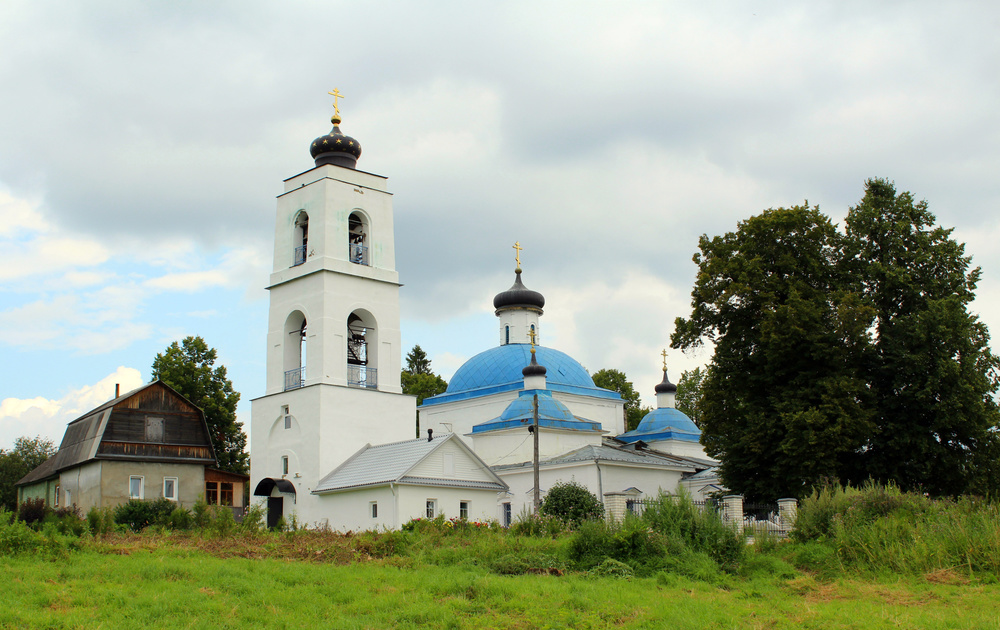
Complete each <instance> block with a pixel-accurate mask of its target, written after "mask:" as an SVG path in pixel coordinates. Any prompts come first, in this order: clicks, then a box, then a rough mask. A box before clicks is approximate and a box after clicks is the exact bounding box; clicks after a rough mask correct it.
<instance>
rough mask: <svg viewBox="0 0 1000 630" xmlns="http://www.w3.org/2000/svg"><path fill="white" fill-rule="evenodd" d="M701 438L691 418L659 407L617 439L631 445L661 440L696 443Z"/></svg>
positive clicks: (676, 411)
mask: <svg viewBox="0 0 1000 630" xmlns="http://www.w3.org/2000/svg"><path fill="white" fill-rule="evenodd" d="M700 438H701V429H699V428H698V425H696V424H695V423H694V422H693V421H692V420H691V418H688V417H687V416H686V415H684V413H682V412H680V411H678V410H677V409H674V408H673V407H660V408H659V409H654V410H652V411H650V412H649V413H647V414H646V416H645V417H644V418H643V419H642V420H641V421H640V422H639V426H638V427H637V428H636V429H635V430H633V431H629V432H628V433H622V434H621V435H619V436H618V439H619V440H621V441H622V442H626V443H629V444H631V443H632V442H638V441H639V440H642V441H643V442H656V441H661V440H683V441H685V442H697V441H698V440H699V439H700Z"/></svg>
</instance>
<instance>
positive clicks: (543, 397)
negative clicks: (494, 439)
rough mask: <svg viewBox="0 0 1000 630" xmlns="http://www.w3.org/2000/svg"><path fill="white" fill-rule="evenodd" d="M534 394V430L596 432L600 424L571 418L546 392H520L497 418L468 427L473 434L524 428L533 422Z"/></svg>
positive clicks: (567, 409) (535, 390) (561, 405)
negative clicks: (551, 429)
mask: <svg viewBox="0 0 1000 630" xmlns="http://www.w3.org/2000/svg"><path fill="white" fill-rule="evenodd" d="M535 394H538V426H541V427H549V428H556V429H569V430H571V431H600V430H601V423H600V422H594V421H593V420H587V419H585V418H579V417H577V416H574V415H573V412H571V411H570V410H569V408H568V407H566V405H564V404H562V403H561V402H559V401H558V400H556V399H555V398H553V397H552V392H550V391H549V390H547V389H528V390H524V391H522V392H521V394H520V395H519V396H518V397H517V398H515V399H514V400H513V401H512V402H511V403H510V404H509V405H507V408H506V409H504V411H503V413H502V414H500V416H499V417H496V418H493V419H492V420H488V421H486V422H483V423H481V424H477V425H476V426H474V427H472V432H473V433H486V432H487V431H498V430H500V429H511V428H517V427H526V426H528V425H529V424H531V423H532V422H533V421H534V413H535V411H534V397H535Z"/></svg>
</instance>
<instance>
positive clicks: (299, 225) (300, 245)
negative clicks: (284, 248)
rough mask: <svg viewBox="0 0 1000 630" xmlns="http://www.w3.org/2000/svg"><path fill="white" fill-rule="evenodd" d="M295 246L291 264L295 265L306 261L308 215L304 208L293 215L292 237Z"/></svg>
mask: <svg viewBox="0 0 1000 630" xmlns="http://www.w3.org/2000/svg"><path fill="white" fill-rule="evenodd" d="M292 243H293V246H294V247H295V255H294V257H293V259H292V266H293V267H296V266H298V265H301V264H302V263H304V262H305V261H306V257H307V256H308V254H307V252H308V247H309V215H308V214H306V211H305V210H301V211H300V212H299V213H298V214H297V215H295V235H294V237H293V239H292Z"/></svg>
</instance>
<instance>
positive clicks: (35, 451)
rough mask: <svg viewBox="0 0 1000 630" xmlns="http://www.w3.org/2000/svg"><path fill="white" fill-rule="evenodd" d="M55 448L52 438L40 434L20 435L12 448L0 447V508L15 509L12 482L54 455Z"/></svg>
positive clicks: (15, 497) (14, 494) (11, 510)
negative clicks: (31, 435) (33, 435)
mask: <svg viewBox="0 0 1000 630" xmlns="http://www.w3.org/2000/svg"><path fill="white" fill-rule="evenodd" d="M56 450H58V449H56V447H55V445H54V444H53V443H52V440H49V439H47V438H43V437H41V436H38V437H33V438H29V437H23V436H22V437H19V438H17V439H16V440H14V448H12V449H9V450H4V449H0V508H2V509H5V510H7V511H10V512H13V511H14V510H16V509H17V488H15V487H14V484H16V483H17V482H18V481H20V480H21V478H22V477H24V476H25V475H27V474H28V473H29V472H31V471H32V470H34V469H35V468H38V467H39V466H41V465H42V463H43V462H45V460H47V459H48V458H50V457H52V456H53V455H55V454H56Z"/></svg>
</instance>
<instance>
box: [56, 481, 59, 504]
mask: <svg viewBox="0 0 1000 630" xmlns="http://www.w3.org/2000/svg"><path fill="white" fill-rule="evenodd" d="M56 507H59V486H58V485H57V486H56Z"/></svg>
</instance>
